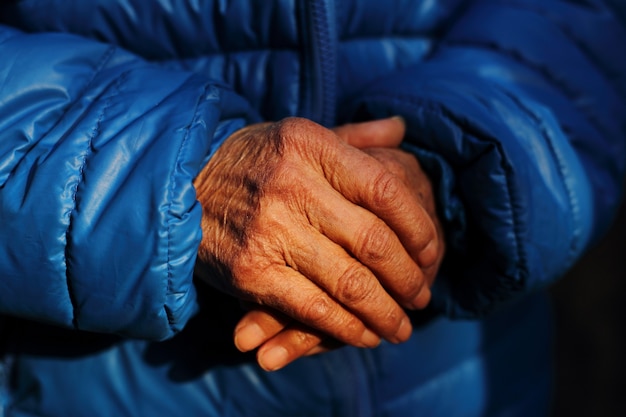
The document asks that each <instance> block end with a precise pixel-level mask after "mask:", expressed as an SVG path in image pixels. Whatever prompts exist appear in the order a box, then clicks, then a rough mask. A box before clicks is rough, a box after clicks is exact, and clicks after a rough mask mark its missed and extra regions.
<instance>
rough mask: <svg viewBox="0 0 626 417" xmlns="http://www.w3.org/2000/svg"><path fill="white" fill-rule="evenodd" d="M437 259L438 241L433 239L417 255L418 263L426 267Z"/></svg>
mask: <svg viewBox="0 0 626 417" xmlns="http://www.w3.org/2000/svg"><path fill="white" fill-rule="evenodd" d="M436 261H437V242H436V241H435V240H434V239H433V240H431V241H430V242H428V244H427V245H426V247H425V248H424V249H422V250H421V252H420V253H419V254H418V255H417V263H418V264H419V266H420V267H422V268H426V267H429V266H431V265H433V264H434V263H435V262H436Z"/></svg>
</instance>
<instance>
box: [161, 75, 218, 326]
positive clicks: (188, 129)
mask: <svg viewBox="0 0 626 417" xmlns="http://www.w3.org/2000/svg"><path fill="white" fill-rule="evenodd" d="M190 79H191V77H190V78H188V79H187V81H189V80H190ZM208 89H209V86H208V85H205V86H204V89H203V92H202V95H201V96H200V97H199V98H198V99H197V101H196V104H195V107H194V110H193V117H192V118H191V120H190V122H189V124H187V126H185V134H184V136H183V138H182V140H181V144H180V146H179V148H178V152H177V153H176V158H175V160H174V164H173V167H172V171H171V172H170V175H169V178H170V186H169V190H168V198H169V203H168V207H167V213H168V222H167V289H166V293H165V300H164V305H163V310H164V311H165V314H166V317H167V321H168V324H169V325H170V330H172V331H173V329H172V328H171V327H172V325H173V324H174V321H175V320H174V315H173V312H172V311H171V309H170V308H169V307H168V305H167V297H168V296H169V295H170V294H171V292H172V283H173V279H172V278H173V273H172V265H171V257H172V251H171V248H172V233H171V224H172V218H173V217H174V216H173V215H172V205H173V199H174V190H175V188H176V176H177V174H178V172H177V169H176V167H177V166H178V164H179V162H180V159H181V156H182V153H183V149H184V148H185V147H186V146H187V142H188V140H189V136H190V134H191V129H192V127H193V126H194V124H195V122H196V119H197V116H198V111H199V108H200V103H201V102H202V100H203V98H204V97H206V95H207V91H208Z"/></svg>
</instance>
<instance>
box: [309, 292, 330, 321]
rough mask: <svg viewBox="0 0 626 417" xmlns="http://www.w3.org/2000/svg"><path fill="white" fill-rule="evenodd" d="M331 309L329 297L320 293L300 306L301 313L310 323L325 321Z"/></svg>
mask: <svg viewBox="0 0 626 417" xmlns="http://www.w3.org/2000/svg"><path fill="white" fill-rule="evenodd" d="M332 310H333V306H332V305H331V301H330V299H329V298H328V297H325V296H324V295H322V294H320V295H316V296H313V297H311V298H309V299H308V301H307V302H306V303H305V304H304V305H303V306H302V315H303V317H304V318H305V319H306V320H308V321H310V322H312V323H326V322H327V321H328V319H329V317H330V315H331V313H332Z"/></svg>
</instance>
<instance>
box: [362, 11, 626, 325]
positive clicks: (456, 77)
mask: <svg viewBox="0 0 626 417" xmlns="http://www.w3.org/2000/svg"><path fill="white" fill-rule="evenodd" d="M584 3H588V4H584ZM616 4H617V3H614V4H612V5H611V4H609V3H603V2H601V1H590V2H564V1H557V0H554V1H543V0H542V1H539V0H484V1H473V2H469V4H468V6H467V7H466V9H465V10H464V11H463V13H462V14H461V15H460V16H459V18H458V20H457V21H456V22H455V24H454V25H453V26H452V27H451V28H450V30H449V32H448V33H446V35H445V36H444V37H443V38H442V39H441V40H440V42H439V44H438V47H437V48H436V49H435V50H434V51H433V53H432V55H431V56H430V57H429V58H428V59H427V60H426V61H425V62H422V63H420V64H419V65H415V66H413V67H411V68H407V69H405V70H403V71H402V72H401V73H399V74H395V75H394V77H392V78H389V79H385V80H381V81H379V82H377V83H375V84H374V85H373V86H371V87H370V88H369V89H368V90H367V91H366V93H365V94H364V96H362V97H361V98H360V99H359V101H358V102H357V103H355V104H354V109H355V110H354V112H355V118H364V117H368V118H369V117H384V116H389V115H396V114H400V115H403V116H404V117H405V118H406V120H407V123H408V131H409V137H408V138H407V143H406V144H405V146H406V147H407V148H409V149H412V150H413V151H414V152H416V153H417V155H418V157H419V158H420V159H421V160H422V161H423V163H424V164H425V166H426V168H427V169H428V170H430V171H431V173H433V174H434V175H435V176H436V177H437V182H438V188H439V190H438V197H439V202H438V203H439V205H440V212H441V217H442V218H443V220H444V221H445V222H446V229H447V234H448V237H449V243H450V245H449V246H450V250H449V252H448V254H447V259H446V261H445V262H444V267H443V269H442V272H441V274H440V276H439V277H438V279H437V281H436V283H435V287H434V288H433V306H434V307H435V308H436V309H438V310H440V311H443V312H445V313H447V314H448V315H450V316H453V317H473V316H476V315H481V314H484V313H486V312H489V311H491V310H493V309H494V308H496V307H497V306H499V305H501V304H502V303H506V302H509V301H511V300H514V299H516V298H517V297H519V296H520V295H522V294H525V293H528V292H530V291H533V290H535V289H537V288H542V287H545V286H546V285H548V284H549V283H551V282H553V281H554V280H555V279H557V278H558V277H560V276H561V275H563V274H564V273H565V271H567V269H568V268H569V267H570V266H571V265H572V264H573V263H574V262H575V261H576V260H577V259H578V258H579V257H580V255H581V254H582V253H583V251H584V250H585V249H586V248H588V247H589V246H590V245H592V244H593V242H595V241H597V239H598V238H599V237H600V236H602V234H603V233H604V232H605V231H606V229H607V228H608V226H609V225H610V221H611V219H612V218H613V216H614V214H615V210H616V208H617V206H618V203H619V201H620V198H621V193H622V181H623V176H624V165H625V162H626V151H625V145H626V129H625V127H626V55H624V54H623V53H621V52H620V51H621V50H622V49H623V45H625V44H626V28H625V26H624V23H623V21H621V20H620V19H619V18H618V15H619V13H618V12H619V10H617V9H616V7H617V6H615V5H616Z"/></svg>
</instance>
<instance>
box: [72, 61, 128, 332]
mask: <svg viewBox="0 0 626 417" xmlns="http://www.w3.org/2000/svg"><path fill="white" fill-rule="evenodd" d="M126 76H127V72H125V73H123V74H121V75H120V76H119V77H118V78H117V80H116V82H115V85H114V90H113V92H112V93H111V94H110V95H109V97H107V99H106V101H105V102H104V104H103V106H102V109H101V110H100V112H99V114H98V118H97V120H96V124H95V126H94V127H93V129H92V130H91V134H90V135H89V140H88V142H87V146H86V147H85V153H84V157H83V161H82V164H81V166H80V167H79V168H78V172H79V178H78V181H77V182H76V185H75V186H74V189H73V192H72V201H73V202H74V205H73V207H72V210H71V212H70V213H69V214H68V226H67V229H66V232H65V245H66V246H65V275H66V285H67V289H68V294H69V298H70V302H71V304H72V309H73V312H74V313H73V314H72V316H73V318H72V324H73V326H74V327H75V328H76V329H79V328H80V327H79V325H78V315H79V308H78V303H77V300H76V297H75V295H74V292H73V290H72V288H73V285H72V278H71V274H70V267H69V264H68V259H69V251H70V245H71V244H70V242H71V233H72V229H73V226H74V223H73V221H72V219H73V218H74V215H75V213H76V209H77V207H78V189H79V188H80V186H81V184H83V183H84V180H85V169H86V167H87V164H88V162H89V159H90V157H91V155H93V152H92V151H91V149H92V145H93V142H94V140H95V139H96V138H97V137H98V136H99V135H100V134H101V132H102V131H101V126H102V121H103V120H104V116H105V114H106V112H107V110H108V109H109V108H110V106H111V102H112V98H113V96H115V95H116V94H117V93H118V92H119V90H120V86H121V84H122V81H123V79H124V78H126Z"/></svg>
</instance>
